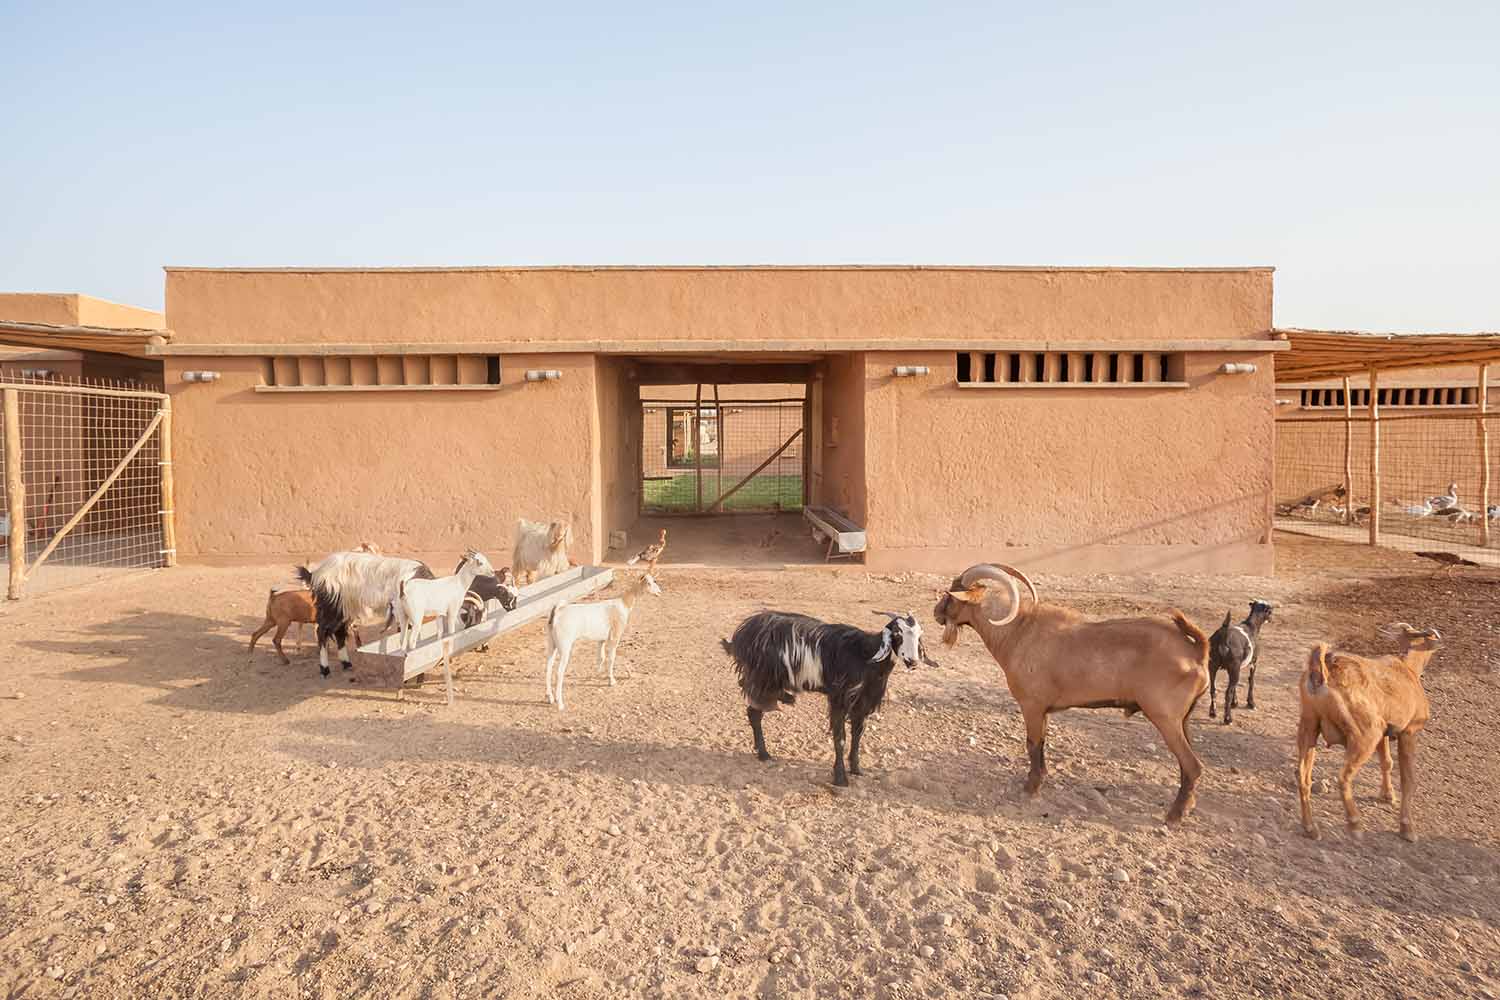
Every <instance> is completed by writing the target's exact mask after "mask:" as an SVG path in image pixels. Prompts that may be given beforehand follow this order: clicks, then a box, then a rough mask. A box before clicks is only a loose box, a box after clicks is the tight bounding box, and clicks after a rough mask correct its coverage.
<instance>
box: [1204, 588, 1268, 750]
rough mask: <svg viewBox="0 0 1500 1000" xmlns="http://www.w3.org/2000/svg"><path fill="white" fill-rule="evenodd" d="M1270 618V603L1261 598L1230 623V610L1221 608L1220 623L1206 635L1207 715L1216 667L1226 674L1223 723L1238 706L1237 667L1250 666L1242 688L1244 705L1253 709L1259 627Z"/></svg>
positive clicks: (1210, 711) (1211, 708)
mask: <svg viewBox="0 0 1500 1000" xmlns="http://www.w3.org/2000/svg"><path fill="white" fill-rule="evenodd" d="M1270 620H1271V605H1269V604H1267V603H1266V602H1265V601H1251V602H1250V613H1249V614H1248V615H1246V616H1245V620H1244V621H1242V622H1240V623H1239V624H1237V625H1231V624H1230V614H1229V612H1228V611H1226V612H1224V624H1223V625H1220V626H1219V628H1218V631H1216V632H1214V634H1213V635H1212V636H1210V637H1209V639H1208V717H1209V718H1210V719H1212V718H1213V717H1214V683H1215V681H1216V680H1217V679H1218V676H1219V671H1220V670H1224V671H1227V672H1228V674H1229V677H1228V683H1226V684H1225V685H1224V725H1226V726H1227V725H1229V723H1230V722H1232V721H1233V716H1232V713H1233V711H1234V710H1235V709H1236V708H1237V707H1239V683H1240V671H1241V670H1244V669H1246V668H1249V670H1250V678H1249V681H1248V685H1247V687H1246V690H1245V709H1246V710H1247V711H1252V712H1253V711H1254V710H1255V666H1256V664H1257V663H1258V662H1259V661H1260V630H1261V626H1263V625H1264V624H1265V623H1266V622H1268V621H1270Z"/></svg>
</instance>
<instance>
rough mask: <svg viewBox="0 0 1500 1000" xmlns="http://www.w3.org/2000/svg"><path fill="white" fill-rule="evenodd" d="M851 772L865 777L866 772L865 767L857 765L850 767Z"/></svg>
mask: <svg viewBox="0 0 1500 1000" xmlns="http://www.w3.org/2000/svg"><path fill="white" fill-rule="evenodd" d="M849 773H850V774H856V775H859V776H860V777H863V776H864V773H865V772H864V769H863V768H861V767H855V766H852V765H851V766H850V768H849Z"/></svg>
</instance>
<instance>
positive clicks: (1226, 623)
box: [1219, 611, 1234, 629]
mask: <svg viewBox="0 0 1500 1000" xmlns="http://www.w3.org/2000/svg"><path fill="white" fill-rule="evenodd" d="M1233 617H1234V612H1233V611H1226V612H1224V624H1223V625H1220V626H1219V628H1221V629H1227V628H1228V627H1229V620H1230V619H1231V618H1233Z"/></svg>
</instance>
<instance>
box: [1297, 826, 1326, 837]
mask: <svg viewBox="0 0 1500 1000" xmlns="http://www.w3.org/2000/svg"><path fill="white" fill-rule="evenodd" d="M1302 832H1303V834H1304V835H1305V836H1306V837H1307V839H1308V840H1322V839H1323V834H1322V832H1321V831H1320V830H1319V829H1318V828H1317V827H1315V826H1310V827H1308V828H1307V829H1305V830H1303V831H1302Z"/></svg>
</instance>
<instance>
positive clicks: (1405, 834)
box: [1401, 826, 1417, 844]
mask: <svg viewBox="0 0 1500 1000" xmlns="http://www.w3.org/2000/svg"><path fill="white" fill-rule="evenodd" d="M1401 839H1402V840H1404V841H1406V842H1407V843H1408V844H1415V843H1416V842H1417V831H1415V830H1413V829H1412V828H1411V827H1409V826H1403V827H1402V828H1401Z"/></svg>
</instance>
